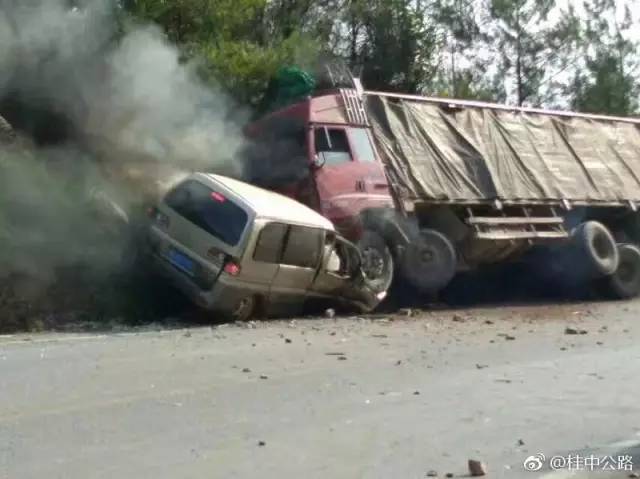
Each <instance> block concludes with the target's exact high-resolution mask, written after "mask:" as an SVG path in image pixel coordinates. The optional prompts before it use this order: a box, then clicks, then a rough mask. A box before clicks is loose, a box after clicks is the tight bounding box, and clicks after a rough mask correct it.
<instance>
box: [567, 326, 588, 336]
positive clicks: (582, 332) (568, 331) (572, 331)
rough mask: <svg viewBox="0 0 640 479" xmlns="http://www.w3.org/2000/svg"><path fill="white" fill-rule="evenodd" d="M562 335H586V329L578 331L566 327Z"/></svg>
mask: <svg viewBox="0 0 640 479" xmlns="http://www.w3.org/2000/svg"><path fill="white" fill-rule="evenodd" d="M564 334H588V331H587V330H586V329H578V328H572V327H570V326H567V327H566V328H564Z"/></svg>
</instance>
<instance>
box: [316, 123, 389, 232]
mask: <svg viewBox="0 0 640 479" xmlns="http://www.w3.org/2000/svg"><path fill="white" fill-rule="evenodd" d="M309 143H310V144H311V148H310V151H311V155H312V163H313V165H314V170H315V173H314V177H315V183H316V189H317V192H318V196H319V199H320V212H321V213H322V214H323V215H324V216H326V217H327V218H329V219H330V220H331V221H333V222H334V224H335V225H336V227H337V228H338V229H339V230H340V231H341V232H342V233H343V234H345V235H347V236H352V234H351V233H350V232H349V231H348V229H349V225H351V224H352V223H353V220H354V218H355V217H356V216H357V215H358V214H359V213H360V211H362V210H363V209H365V208H375V207H381V206H388V205H392V201H391V196H390V194H389V186H388V183H387V179H386V176H385V173H384V168H383V166H382V164H381V163H380V162H379V161H378V159H377V157H376V155H375V150H374V149H373V144H372V142H371V138H370V135H369V131H368V129H367V128H364V127H351V126H334V125H327V126H324V125H315V126H314V127H313V128H312V129H311V138H310V139H309Z"/></svg>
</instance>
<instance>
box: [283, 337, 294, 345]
mask: <svg viewBox="0 0 640 479" xmlns="http://www.w3.org/2000/svg"><path fill="white" fill-rule="evenodd" d="M284 342H285V343H287V344H291V343H292V342H293V341H291V339H289V338H284Z"/></svg>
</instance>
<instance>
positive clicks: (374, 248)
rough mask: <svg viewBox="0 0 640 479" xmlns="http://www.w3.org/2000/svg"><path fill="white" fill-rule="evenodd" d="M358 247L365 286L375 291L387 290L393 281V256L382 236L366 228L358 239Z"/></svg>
mask: <svg viewBox="0 0 640 479" xmlns="http://www.w3.org/2000/svg"><path fill="white" fill-rule="evenodd" d="M358 248H359V250H360V255H361V256H362V271H363V272H364V275H365V281H366V284H367V286H368V287H369V288H370V289H371V290H372V291H374V292H375V293H383V292H385V291H387V290H388V289H389V287H390V286H391V282H392V281H393V256H392V255H391V251H390V250H389V247H388V246H387V244H386V243H385V241H384V239H383V238H382V236H380V235H379V234H378V233H376V232H375V231H371V230H366V231H365V232H364V233H363V234H362V236H361V237H360V241H358Z"/></svg>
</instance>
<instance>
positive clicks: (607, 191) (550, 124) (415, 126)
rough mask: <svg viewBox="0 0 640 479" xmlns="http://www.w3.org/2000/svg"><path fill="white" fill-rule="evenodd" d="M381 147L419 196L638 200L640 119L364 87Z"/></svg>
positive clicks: (412, 194)
mask: <svg viewBox="0 0 640 479" xmlns="http://www.w3.org/2000/svg"><path fill="white" fill-rule="evenodd" d="M365 101H366V107H367V113H368V115H369V121H370V122H371V124H372V127H373V131H374V135H375V137H376V140H377V144H378V148H379V149H380V150H381V153H382V155H383V158H384V159H385V161H386V162H387V163H388V165H389V168H390V171H391V174H392V175H393V177H394V180H396V181H397V182H398V183H399V185H398V186H399V187H400V191H401V192H402V196H405V197H406V198H407V199H412V200H416V201H433V200H451V201H465V202H476V201H480V202H483V201H486V200H494V199H500V200H503V201H506V202H509V201H513V202H527V201H533V202H540V201H542V202H549V201H554V202H555V201H562V200H568V201H572V202H608V203H611V202H614V203H624V202H627V201H640V120H637V121H636V122H635V123H634V122H633V120H629V121H624V120H623V119H617V120H616V119H607V120H605V119H602V118H598V117H595V116H594V117H586V116H579V115H573V116H572V115H566V116H565V115H560V114H552V113H539V112H535V113H534V112H525V111H513V110H507V109H500V108H495V107H490V106H486V107H482V106H460V104H456V105H455V106H454V107H451V106H450V105H448V104H447V103H440V102H437V101H428V99H424V100H417V99H402V98H391V97H386V96H381V95H376V94H373V93H372V94H367V95H366V96H365Z"/></svg>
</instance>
